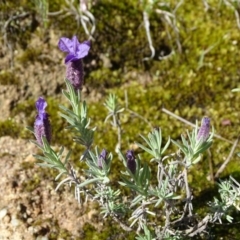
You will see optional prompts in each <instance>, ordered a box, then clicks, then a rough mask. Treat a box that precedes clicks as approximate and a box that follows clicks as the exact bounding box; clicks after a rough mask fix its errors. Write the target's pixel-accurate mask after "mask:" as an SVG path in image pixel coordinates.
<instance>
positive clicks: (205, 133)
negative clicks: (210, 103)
mask: <svg viewBox="0 0 240 240" xmlns="http://www.w3.org/2000/svg"><path fill="white" fill-rule="evenodd" d="M209 132H210V118H208V117H204V118H203V119H202V124H201V127H200V129H199V131H198V135H197V141H202V142H205V141H206V140H207V139H208V137H209Z"/></svg>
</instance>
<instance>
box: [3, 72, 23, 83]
mask: <svg viewBox="0 0 240 240" xmlns="http://www.w3.org/2000/svg"><path fill="white" fill-rule="evenodd" d="M0 84H1V85H17V84H19V79H18V77H17V76H16V75H15V74H14V73H13V72H10V71H1V72H0Z"/></svg>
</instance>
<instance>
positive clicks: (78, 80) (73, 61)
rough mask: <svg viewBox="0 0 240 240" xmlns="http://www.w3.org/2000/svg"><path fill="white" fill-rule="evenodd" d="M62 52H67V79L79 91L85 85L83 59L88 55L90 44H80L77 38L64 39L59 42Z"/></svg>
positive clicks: (86, 42) (87, 42)
mask: <svg viewBox="0 0 240 240" xmlns="http://www.w3.org/2000/svg"><path fill="white" fill-rule="evenodd" d="M58 47H59V49H60V50H61V51H63V52H67V53H68V55H67V56H66V58H65V64H66V65H67V70H66V78H67V79H68V80H69V81H70V83H71V84H72V85H73V87H74V88H75V90H79V89H81V88H82V85H83V63H82V58H84V57H85V56H87V55H88V51H89V49H90V42H89V41H85V42H83V43H79V41H78V39H77V37H76V36H73V38H72V39H69V38H65V37H62V38H60V40H59V42H58Z"/></svg>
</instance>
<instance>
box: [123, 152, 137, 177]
mask: <svg viewBox="0 0 240 240" xmlns="http://www.w3.org/2000/svg"><path fill="white" fill-rule="evenodd" d="M126 158H127V167H128V169H129V170H130V171H131V172H132V174H135V172H136V167H137V164H136V160H135V155H134V152H133V150H128V151H127V154H126Z"/></svg>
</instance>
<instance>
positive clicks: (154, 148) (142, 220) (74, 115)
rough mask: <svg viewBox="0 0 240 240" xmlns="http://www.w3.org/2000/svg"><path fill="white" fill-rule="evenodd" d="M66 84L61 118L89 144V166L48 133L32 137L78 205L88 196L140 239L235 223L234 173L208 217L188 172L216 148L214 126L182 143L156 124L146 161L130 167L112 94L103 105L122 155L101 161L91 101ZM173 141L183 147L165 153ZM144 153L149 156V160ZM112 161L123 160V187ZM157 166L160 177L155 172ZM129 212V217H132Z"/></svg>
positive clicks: (146, 143) (239, 199)
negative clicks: (200, 210)
mask: <svg viewBox="0 0 240 240" xmlns="http://www.w3.org/2000/svg"><path fill="white" fill-rule="evenodd" d="M66 86H67V90H64V91H63V95H64V96H65V98H66V99H67V101H68V102H69V103H70V108H68V107H65V106H62V105H61V106H60V109H61V116H62V117H63V118H64V119H65V120H66V121H67V122H68V124H69V126H68V127H67V128H68V129H69V130H70V131H72V132H73V133H74V138H73V140H74V141H75V142H77V143H79V144H81V145H82V146H84V147H85V151H84V152H83V153H82V154H81V156H80V161H84V162H85V163H86V166H87V170H81V169H78V170H76V169H75V168H74V167H73V166H72V165H71V164H70V161H69V159H70V156H71V151H70V152H68V154H67V155H66V157H63V152H64V149H63V147H62V148H61V149H60V150H59V151H58V152H57V151H56V150H54V148H53V147H51V146H50V145H49V143H48V141H47V140H46V139H45V138H44V137H43V139H42V140H43V146H40V145H38V144H37V142H36V141H33V142H34V143H35V144H36V145H37V146H38V147H39V148H40V149H41V150H42V152H43V156H41V155H35V157H36V158H37V159H39V160H41V161H42V163H38V164H39V165H40V166H42V167H47V168H55V169H56V170H57V171H58V172H59V174H58V175H57V177H56V180H59V179H60V178H61V181H60V182H59V184H58V186H57V187H56V190H57V189H59V187H61V186H62V185H63V184H69V185H70V186H71V185H74V188H75V197H76V198H77V200H78V201H79V203H82V200H83V199H85V201H87V200H88V199H89V200H92V201H96V202H98V204H99V206H100V208H101V214H102V215H103V217H112V219H113V220H114V221H116V222H117V223H118V224H119V225H120V226H121V227H122V229H124V230H125V231H135V232H136V239H137V240H154V239H155V240H157V239H172V240H173V239H186V238H188V237H189V238H191V237H194V236H197V235H198V234H200V233H201V234H204V232H205V231H206V229H207V227H208V225H209V224H210V223H214V222H216V221H218V222H220V223H222V221H223V219H226V220H227V221H229V222H232V221H233V218H232V217H231V216H230V214H231V211H232V210H233V209H235V210H237V211H239V210H240V185H239V183H238V182H237V181H236V180H235V179H234V178H232V177H230V179H229V180H226V181H222V182H221V183H219V195H220V197H219V198H217V197H216V198H214V199H213V201H212V202H209V203H206V205H207V204H208V206H209V213H206V216H205V217H204V218H203V219H199V218H197V217H196V214H194V206H193V203H192V200H193V197H194V196H193V193H192V191H191V187H190V186H189V182H188V173H189V171H190V170H191V169H192V168H194V167H195V165H196V164H198V162H199V161H200V160H201V157H202V154H203V153H204V152H205V151H206V150H208V149H209V147H210V146H211V144H212V142H213V136H214V133H213V129H212V132H211V133H210V134H209V135H208V137H207V138H206V140H204V141H202V140H201V139H199V138H198V133H199V131H200V130H199V127H198V124H196V127H195V128H194V129H193V131H192V132H188V131H187V133H186V135H182V136H181V141H175V140H173V139H170V138H169V139H168V140H167V141H166V142H165V140H164V139H163V138H162V130H161V129H160V128H154V129H153V130H152V131H151V132H150V133H149V134H148V135H147V136H143V135H141V139H142V140H141V143H137V145H138V147H139V148H140V149H142V150H143V153H144V160H143V159H142V156H143V154H139V155H138V156H134V159H133V160H134V161H135V162H136V164H135V165H134V166H136V169H134V171H131V170H130V169H129V168H128V163H127V161H128V159H127V157H126V154H125V152H126V150H127V149H126V150H125V151H123V150H122V149H120V147H119V146H121V143H120V142H119V141H120V140H121V121H120V116H121V114H124V108H122V107H121V105H120V104H119V103H118V100H117V97H116V96H115V95H114V94H110V96H109V97H108V99H107V100H106V102H105V104H104V105H105V106H106V108H107V110H108V112H109V114H108V116H107V118H106V120H108V119H112V126H113V128H114V129H116V131H117V133H118V138H117V141H116V142H117V143H116V146H117V147H116V152H117V154H115V155H113V154H112V153H109V154H107V155H106V157H104V159H101V161H100V158H101V157H102V154H100V151H99V149H98V147H94V132H95V131H96V128H93V127H91V122H90V118H89V117H88V112H87V104H86V102H85V101H82V99H81V93H80V91H77V92H76V91H75V90H74V88H73V87H72V85H71V84H70V83H69V82H68V81H67V80H66ZM164 142H165V143H164ZM171 143H172V144H173V145H175V146H176V147H177V148H178V150H177V151H176V152H175V153H172V154H166V151H167V149H168V148H169V146H170V144H171ZM116 155H117V156H116ZM145 156H149V159H147V158H146V157H145ZM102 158H103V157H102ZM113 159H114V160H115V161H122V163H123V169H125V170H122V171H121V179H119V181H118V183H119V186H118V187H117V186H116V183H113V182H112V181H111V177H110V174H111V171H112V166H113V167H114V163H112V161H113ZM150 166H151V167H150ZM153 168H155V170H156V173H157V175H156V176H153V172H154V171H153V170H154V169H153ZM63 177H65V178H63ZM62 178H63V179H62ZM120 186H121V187H120ZM123 188H127V189H129V190H130V191H129V195H127V196H125V195H123ZM126 216H129V219H128V220H126ZM124 219H125V220H124Z"/></svg>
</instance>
